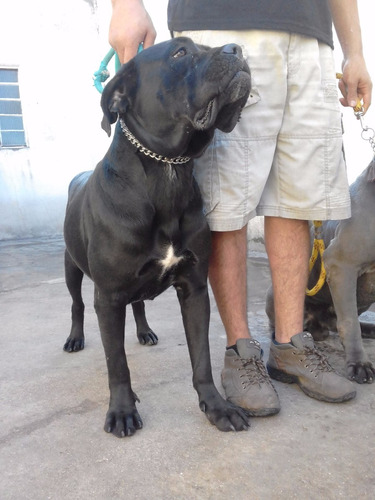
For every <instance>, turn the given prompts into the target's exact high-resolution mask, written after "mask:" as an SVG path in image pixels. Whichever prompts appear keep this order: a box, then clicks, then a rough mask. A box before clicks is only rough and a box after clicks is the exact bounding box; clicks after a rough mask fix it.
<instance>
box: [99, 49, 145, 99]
mask: <svg viewBox="0 0 375 500" xmlns="http://www.w3.org/2000/svg"><path fill="white" fill-rule="evenodd" d="M142 50H143V43H140V44H139V46H138V53H139V52H141V51H142ZM113 56H115V72H116V73H117V71H118V70H119V69H120V68H121V63H120V59H119V57H118V55H117V54H116V52H115V49H110V50H109V51H108V53H107V54H106V55H105V57H104V59H103V60H102V62H101V63H100V66H99V69H98V70H97V71H95V73H94V75H93V77H92V78H93V81H94V87H95V88H96V90H97V91H98V92H100V93H102V92H103V83H104V82H105V81H106V80H108V78H109V77H110V76H111V75H110V73H109V71H108V64H109V62H110V61H111V59H112V57H113Z"/></svg>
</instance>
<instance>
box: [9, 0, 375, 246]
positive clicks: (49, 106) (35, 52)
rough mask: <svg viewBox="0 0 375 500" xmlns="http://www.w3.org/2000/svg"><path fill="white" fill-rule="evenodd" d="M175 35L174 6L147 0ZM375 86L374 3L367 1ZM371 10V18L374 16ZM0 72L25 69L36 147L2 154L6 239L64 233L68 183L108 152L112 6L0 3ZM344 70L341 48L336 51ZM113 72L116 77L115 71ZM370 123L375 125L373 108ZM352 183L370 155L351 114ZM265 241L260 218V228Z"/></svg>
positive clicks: (366, 32)
mask: <svg viewBox="0 0 375 500" xmlns="http://www.w3.org/2000/svg"><path fill="white" fill-rule="evenodd" d="M144 3H145V5H146V7H147V8H148V10H149V12H150V14H151V17H152V18H153V20H154V23H155V25H156V28H157V31H158V38H157V41H161V40H164V39H166V38H168V37H169V33H168V30H167V26H166V7H167V0H157V1H156V0H145V2H144ZM359 5H360V10H361V19H362V27H363V36H364V40H365V48H366V55H367V61H368V65H369V69H370V73H371V74H372V75H373V78H374V79H375V57H374V54H373V53H372V51H373V46H374V43H373V41H374V36H373V19H374V16H373V14H374V12H373V11H374V7H373V0H359ZM370 11H371V12H370ZM0 13H1V14H0V47H1V51H0V66H1V65H12V66H14V65H17V66H19V78H20V90H21V99H22V106H23V113H24V122H25V128H26V131H27V136H28V144H29V148H27V149H23V150H19V151H12V150H0V240H1V239H9V238H27V237H33V236H52V235H55V234H60V233H61V230H62V221H63V217H64V209H65V203H66V193H67V187H68V184H69V181H70V179H71V178H72V177H73V176H74V175H75V174H76V173H78V172H80V171H82V170H88V169H91V168H93V167H94V166H95V164H96V163H97V161H98V160H99V159H100V158H101V157H102V155H103V154H104V152H105V150H106V148H107V146H108V143H109V142H108V138H107V136H106V134H105V133H104V132H103V131H102V130H101V128H100V121H101V110H100V105H99V99H100V95H99V93H98V92H97V91H96V90H95V89H94V87H93V85H92V74H93V72H94V71H95V70H96V69H97V68H98V67H99V64H100V61H101V59H102V58H103V57H104V55H105V54H106V53H107V50H108V49H109V45H108V42H107V31H108V23H109V17H110V0H64V1H62V0H61V1H57V0H53V1H51V0H33V1H30V0H12V1H11V2H10V1H9V0H0ZM337 59H338V65H337V67H338V69H340V62H339V61H340V59H341V56H340V55H339V51H337ZM112 73H113V71H112ZM366 122H367V123H368V124H369V125H371V126H372V127H374V128H375V106H374V107H373V109H372V110H371V111H370V112H369V114H368V116H367V118H366ZM344 123H345V129H346V134H345V144H346V153H347V160H348V170H349V178H350V180H353V179H354V178H355V177H356V176H357V174H358V173H359V172H360V171H361V170H362V169H363V168H364V167H365V166H366V164H367V163H368V162H369V160H370V159H371V157H372V151H371V148H370V146H369V145H368V144H367V143H366V142H364V141H363V140H362V139H361V138H360V127H359V123H358V122H357V121H356V120H355V119H354V117H353V113H352V111H351V110H344ZM254 228H255V233H256V235H257V236H259V234H261V231H262V230H261V227H260V221H257V222H255V223H254Z"/></svg>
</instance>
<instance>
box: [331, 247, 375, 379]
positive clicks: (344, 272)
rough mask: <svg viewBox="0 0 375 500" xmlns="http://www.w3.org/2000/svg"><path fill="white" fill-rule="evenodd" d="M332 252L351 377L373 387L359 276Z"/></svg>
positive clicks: (339, 325)
mask: <svg viewBox="0 0 375 500" xmlns="http://www.w3.org/2000/svg"><path fill="white" fill-rule="evenodd" d="M329 249H330V247H328V249H327V250H326V252H325V254H324V262H325V267H326V271H327V281H328V285H329V288H330V291H331V295H332V300H333V304H334V307H335V312H336V316H337V331H338V332H339V335H340V338H341V341H342V343H343V345H344V348H345V354H346V369H347V375H348V378H349V379H351V380H355V381H356V382H358V383H359V384H362V383H366V382H367V383H371V382H372V381H373V379H374V375H375V370H374V367H373V366H372V364H371V363H370V361H369V360H368V358H367V355H366V353H365V350H364V348H363V344H362V337H361V327H360V323H359V319H358V308H357V278H358V273H357V270H356V269H355V268H354V267H353V266H346V265H345V263H343V262H342V261H341V262H336V259H334V257H333V255H332V254H331V253H330V252H328V250H329Z"/></svg>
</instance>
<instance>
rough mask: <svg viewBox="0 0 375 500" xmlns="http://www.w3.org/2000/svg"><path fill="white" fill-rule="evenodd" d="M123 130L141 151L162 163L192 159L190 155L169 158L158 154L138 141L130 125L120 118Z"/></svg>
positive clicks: (175, 163) (173, 163)
mask: <svg viewBox="0 0 375 500" xmlns="http://www.w3.org/2000/svg"><path fill="white" fill-rule="evenodd" d="M120 126H121V130H122V131H123V132H124V134H125V137H126V138H127V139H128V140H129V142H131V143H132V144H133V146H135V147H136V148H137V149H138V150H139V151H140V152H141V153H143V154H144V155H146V156H149V157H150V158H152V159H154V160H156V161H161V162H162V163H167V164H169V165H183V164H184V163H187V162H188V161H190V160H191V158H190V156H176V157H175V158H167V157H166V156H162V155H158V154H157V153H154V152H153V151H151V150H150V149H147V148H146V147H145V146H143V144H142V143H141V142H139V141H138V139H137V138H136V137H134V135H133V134H132V133H131V132H130V130H129V129H128V127H127V126H126V125H125V122H124V120H122V119H120Z"/></svg>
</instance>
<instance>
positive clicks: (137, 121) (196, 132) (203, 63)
mask: <svg viewBox="0 0 375 500" xmlns="http://www.w3.org/2000/svg"><path fill="white" fill-rule="evenodd" d="M250 86H251V79H250V70H249V67H248V65H247V63H246V61H245V60H244V58H243V56H242V51H241V48H240V47H239V46H238V45H235V44H228V45H225V46H224V47H218V48H209V47H205V46H202V45H196V44H195V43H194V42H193V41H192V40H190V39H189V38H174V39H172V40H169V41H167V42H162V43H159V44H157V45H154V46H153V47H150V48H148V49H146V50H144V51H142V52H141V53H139V54H138V55H137V56H136V57H134V58H133V59H132V60H131V61H129V62H128V63H127V64H125V65H123V66H122V67H121V69H120V70H119V71H118V72H117V74H116V75H115V76H114V78H113V79H112V80H111V81H110V82H109V83H108V84H107V85H106V87H105V89H104V91H103V95H102V100H101V106H102V109H103V113H104V117H103V121H102V127H103V129H104V130H105V131H106V132H107V133H108V135H110V134H111V124H112V123H114V122H116V120H117V118H118V117H120V118H122V119H123V120H124V121H125V123H126V124H127V126H128V127H129V129H130V130H131V132H132V133H133V134H134V135H135V136H136V137H137V139H138V140H139V141H140V142H141V143H142V144H144V145H145V146H147V147H148V148H150V149H151V150H152V151H155V152H156V153H158V154H161V155H165V156H181V155H185V156H191V157H196V156H199V155H200V154H202V153H203V151H204V150H205V148H206V147H207V145H208V143H209V142H210V140H211V139H212V137H213V134H214V130H215V129H216V128H218V129H220V130H222V131H224V132H230V131H231V130H232V129H233V128H234V126H235V125H236V123H237V121H238V120H239V118H240V114H241V110H242V108H243V106H244V105H245V103H246V100H247V98H248V96H249V92H250Z"/></svg>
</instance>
